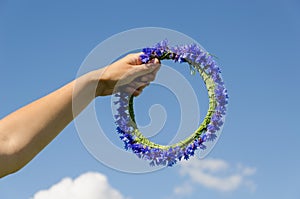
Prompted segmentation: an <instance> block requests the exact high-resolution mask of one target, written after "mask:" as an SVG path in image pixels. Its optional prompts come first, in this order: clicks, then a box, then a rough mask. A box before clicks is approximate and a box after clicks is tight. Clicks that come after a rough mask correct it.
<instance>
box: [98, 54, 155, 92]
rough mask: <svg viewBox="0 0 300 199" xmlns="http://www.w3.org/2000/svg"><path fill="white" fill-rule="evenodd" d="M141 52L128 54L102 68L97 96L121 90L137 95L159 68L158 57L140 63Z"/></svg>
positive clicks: (151, 79) (152, 78)
mask: <svg viewBox="0 0 300 199" xmlns="http://www.w3.org/2000/svg"><path fill="white" fill-rule="evenodd" d="M140 55H141V53H135V54H129V55H127V56H125V57H124V58H122V59H120V60H118V61H116V62H114V63H112V64H111V65H109V66H107V67H105V68H102V69H101V70H102V72H101V75H100V78H99V83H98V87H97V96H105V95H111V94H112V93H114V92H117V91H122V92H127V93H129V94H132V95H134V96H138V95H139V94H141V92H142V91H143V89H144V88H145V87H146V86H148V85H149V83H150V82H151V81H153V80H154V79H155V76H156V73H157V71H158V70H159V68H160V62H159V60H158V59H153V60H152V61H151V63H147V64H142V62H141V60H140V58H139V56H140Z"/></svg>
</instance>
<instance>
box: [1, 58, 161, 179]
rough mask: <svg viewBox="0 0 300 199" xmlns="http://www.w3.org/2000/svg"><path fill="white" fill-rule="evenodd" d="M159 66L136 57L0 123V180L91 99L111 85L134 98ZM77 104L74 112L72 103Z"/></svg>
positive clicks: (109, 91) (83, 79) (80, 80)
mask: <svg viewBox="0 0 300 199" xmlns="http://www.w3.org/2000/svg"><path fill="white" fill-rule="evenodd" d="M158 69H159V64H158V62H157V61H156V63H155V64H147V65H145V64H142V63H141V62H140V60H139V54H130V55H127V56H126V57H125V58H123V59H120V60H118V61H117V62H115V63H113V64H111V65H109V66H107V67H104V68H101V69H98V70H95V71H92V72H90V73H87V74H85V75H83V76H81V77H79V78H78V79H76V80H74V81H72V82H70V83H68V84H66V85H65V86H63V87H61V88H59V89H58V90H56V91H54V92H52V93H50V94H48V95H46V96H45V97H42V98H40V99H38V100H36V101H34V102H32V103H30V104H28V105H26V106H24V107H22V108H20V109H19V110H17V111H15V112H13V113H11V114H9V115H8V116H6V117H5V118H3V119H2V120H0V177H3V176H5V175H8V174H11V173H14V172H16V171H18V170H19V169H21V168H22V167H23V166H25V165H26V164H27V163H28V162H29V161H30V160H32V159H33V158H34V157H35V156H36V155H37V154H38V153H39V152H40V151H41V150H42V149H43V148H44V147H45V146H47V145H48V144H49V143H50V142H51V141H52V140H53V139H54V138H55V137H56V136H57V135H58V134H59V133H60V132H61V131H62V130H63V129H64V128H65V127H66V126H67V125H68V124H69V123H70V122H71V121H72V120H73V119H74V118H75V117H76V116H77V115H78V114H79V113H80V112H81V111H82V110H83V109H84V108H85V107H86V106H87V105H88V104H89V103H90V102H91V101H92V100H93V99H94V98H95V97H97V96H104V95H110V94H112V93H113V92H114V90H115V86H116V85H119V87H122V88H124V90H125V91H126V92H131V93H133V95H135V96H138V95H139V94H140V93H141V91H142V89H143V88H144V87H145V86H147V85H148V84H149V82H150V81H152V80H153V79H154V77H155V75H156V72H157V71H158ZM74 100H76V101H77V102H79V103H78V104H79V105H78V106H77V107H76V112H74V111H73V109H72V103H73V101H74Z"/></svg>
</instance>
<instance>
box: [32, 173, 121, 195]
mask: <svg viewBox="0 0 300 199" xmlns="http://www.w3.org/2000/svg"><path fill="white" fill-rule="evenodd" d="M67 198H72V199H86V198H88V199H99V198H101V199H124V197H123V196H122V195H121V193H120V192H119V191H117V190H116V189H114V188H112V187H111V186H110V185H109V183H108V180H107V178H106V176H104V175H103V174H100V173H95V172H88V173H85V174H82V175H81V176H79V177H78V178H76V179H74V180H72V179H71V178H64V179H62V180H61V181H60V182H58V183H57V184H55V185H53V186H52V187H51V188H49V189H48V190H42V191H39V192H37V193H36V194H35V195H34V196H33V197H32V199H67Z"/></svg>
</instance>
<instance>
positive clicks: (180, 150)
mask: <svg viewBox="0 0 300 199" xmlns="http://www.w3.org/2000/svg"><path fill="white" fill-rule="evenodd" d="M154 58H157V59H159V60H165V59H170V60H174V62H179V63H183V62H186V63H188V64H189V66H190V69H191V74H195V73H196V71H197V72H199V74H200V76H201V77H202V79H203V81H204V82H205V85H206V88H207V91H208V98H209V108H208V111H207V114H206V116H205V118H204V119H203V121H202V123H201V124H200V126H199V128H198V129H196V130H195V131H194V132H193V133H192V134H191V135H190V136H189V137H188V138H186V139H185V140H182V141H180V142H178V143H176V144H172V145H160V144H156V143H153V142H151V141H150V140H149V139H147V138H146V137H144V136H143V134H142V133H141V132H140V131H139V129H138V127H137V125H136V122H135V116H134V110H133V96H128V94H126V93H124V92H119V93H116V94H115V96H116V97H117V100H116V101H115V102H114V104H115V105H117V106H118V108H117V109H116V111H117V114H116V115H115V118H116V124H117V132H118V133H119V135H120V138H121V140H122V141H123V142H124V144H125V146H124V148H125V149H126V150H131V151H133V152H134V153H135V154H136V155H137V156H138V157H139V158H143V159H146V160H148V161H150V165H151V166H155V165H157V166H159V165H163V166H165V165H167V166H172V165H174V164H175V163H176V162H177V161H180V160H182V159H185V160H188V159H189V157H190V156H193V155H194V154H195V150H197V149H203V150H204V149H205V148H206V145H205V144H204V143H205V142H208V141H210V142H213V141H216V138H217V134H216V132H218V131H219V130H220V128H221V127H222V125H223V124H224V117H225V114H226V105H227V104H228V95H227V90H226V88H225V85H224V82H223V80H222V77H221V75H220V73H221V71H220V68H219V67H218V65H217V63H216V61H215V60H214V59H213V56H212V55H211V54H209V53H208V52H206V51H204V50H203V49H202V48H201V47H199V46H198V45H196V44H191V45H182V46H176V47H169V46H168V42H167V41H166V40H163V41H161V42H159V43H157V44H156V45H155V46H154V47H150V48H144V49H143V54H142V55H141V56H140V59H141V61H142V62H143V63H147V62H149V61H150V60H151V59H154Z"/></svg>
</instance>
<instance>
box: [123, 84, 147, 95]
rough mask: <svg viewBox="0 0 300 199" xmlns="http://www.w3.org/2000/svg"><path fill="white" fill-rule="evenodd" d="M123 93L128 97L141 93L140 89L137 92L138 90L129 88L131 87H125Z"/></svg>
mask: <svg viewBox="0 0 300 199" xmlns="http://www.w3.org/2000/svg"><path fill="white" fill-rule="evenodd" d="M124 91H125V92H126V93H127V94H128V95H133V96H138V95H140V94H141V93H142V91H143V90H142V89H141V90H139V89H136V88H134V87H131V86H127V87H125V88H124Z"/></svg>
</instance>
